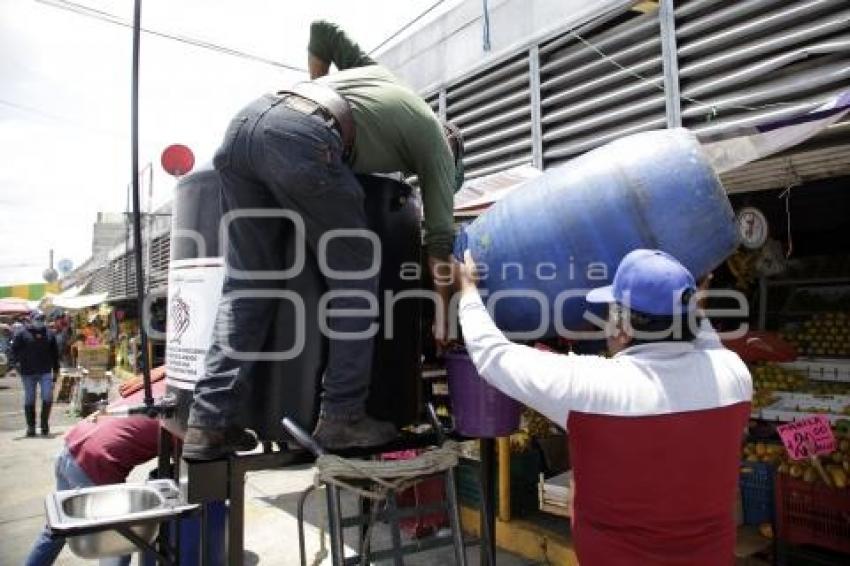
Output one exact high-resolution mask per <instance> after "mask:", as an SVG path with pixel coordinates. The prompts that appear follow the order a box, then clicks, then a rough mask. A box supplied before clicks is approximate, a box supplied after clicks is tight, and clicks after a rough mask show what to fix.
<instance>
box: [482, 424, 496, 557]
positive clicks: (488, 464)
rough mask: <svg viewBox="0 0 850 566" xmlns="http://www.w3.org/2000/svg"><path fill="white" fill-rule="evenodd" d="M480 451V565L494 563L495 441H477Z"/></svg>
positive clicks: (490, 439)
mask: <svg viewBox="0 0 850 566" xmlns="http://www.w3.org/2000/svg"><path fill="white" fill-rule="evenodd" d="M478 442H479V444H478V445H479V447H480V451H481V525H480V526H481V566H495V564H496V521H495V518H496V511H495V507H496V505H495V501H494V500H495V499H496V494H495V491H494V487H495V486H494V483H495V482H494V481H493V480H494V479H495V476H496V460H495V458H494V457H493V453H494V452H495V451H496V441H495V440H494V439H492V438H482V439H480V440H479V441H478Z"/></svg>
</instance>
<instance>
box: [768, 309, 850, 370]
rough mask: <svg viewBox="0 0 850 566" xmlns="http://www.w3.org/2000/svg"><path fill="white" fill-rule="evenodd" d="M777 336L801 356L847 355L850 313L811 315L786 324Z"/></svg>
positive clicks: (825, 356)
mask: <svg viewBox="0 0 850 566" xmlns="http://www.w3.org/2000/svg"><path fill="white" fill-rule="evenodd" d="M780 335H781V336H782V338H784V339H785V340H786V341H788V342H789V343H791V344H792V345H793V346H794V347H795V348H797V351H798V352H799V353H800V355H801V356H805V357H818V358H846V357H848V356H850V314H849V313H846V312H844V311H827V312H819V313H813V314H812V316H810V317H808V318H806V319H805V320H802V321H800V322H795V323H786V324H785V325H784V328H783V329H782V331H781V332H780Z"/></svg>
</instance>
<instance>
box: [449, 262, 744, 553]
mask: <svg viewBox="0 0 850 566" xmlns="http://www.w3.org/2000/svg"><path fill="white" fill-rule="evenodd" d="M456 269H457V272H456V274H457V276H458V281H459V286H460V288H461V293H462V296H461V299H460V323H461V327H462V330H463V338H464V341H465V342H466V347H467V349H468V351H469V355H470V356H471V358H472V360H473V362H474V363H475V366H476V368H477V369H478V372H479V373H480V374H481V376H482V377H483V378H484V379H485V380H486V381H488V382H489V383H490V384H492V385H493V386H495V387H496V388H498V389H500V390H501V391H502V392H504V393H505V394H507V395H509V396H511V397H513V398H515V399H517V400H518V401H520V402H522V403H524V404H526V405H528V406H529V407H531V408H533V409H535V410H537V411H539V412H540V413H542V414H544V415H546V416H547V417H548V418H549V419H551V420H552V421H553V422H555V423H558V424H559V425H561V426H564V427H566V429H567V430H568V432H569V450H570V460H571V461H572V463H573V474H574V476H573V477H574V485H575V499H574V515H573V531H572V532H573V537H574V540H575V547H576V554H577V555H578V560H579V562H581V564H582V566H598V565H602V566H631V565H633V564H664V565H669V566H674V565H681V566H686V565H687V566H719V565H724V564H725V565H730V566H731V564H733V563H734V547H735V536H736V531H735V521H734V513H733V511H734V506H735V494H736V490H737V486H738V474H739V470H738V468H739V458H740V450H741V442H742V439H743V435H744V431H745V429H746V425H747V421H748V419H749V415H750V403H751V398H752V379H751V376H750V373H749V371H748V370H747V367H746V365H745V364H744V362H743V361H741V359H740V358H739V357H738V356H737V354H735V353H733V352H731V351H730V350H727V349H726V348H724V347H723V345H722V344H721V342H720V339H719V337H718V335H717V334H716V333H715V332H714V330H713V329H712V328H711V325H710V324H709V323H708V321H707V320H706V319H704V318H701V316H700V313H699V311H698V308H697V307H696V305H695V302H696V301H695V300H693V298H692V295H694V293H695V292H696V285H695V282H694V278H693V276H692V275H691V273H690V272H689V271H688V270H687V269H686V268H685V267H684V266H682V264H681V263H679V262H678V261H677V260H676V259H675V258H673V257H672V256H670V255H668V254H666V253H664V252H661V251H657V250H635V251H633V252H631V253H629V254H627V255H626V256H625V257H624V258H623V260H622V261H621V262H620V265H619V267H618V268H617V271H616V274H615V275H614V281H613V285H610V286H607V287H602V288H599V289H594V290H591V291H590V292H589V293H588V294H587V301H588V302H590V303H603V304H607V305H608V308H609V313H608V322H607V328H606V334H607V339H608V347H609V351H610V353H611V354H612V357H611V358H605V357H602V356H589V355H573V354H569V355H561V354H556V353H552V352H543V351H540V350H536V349H534V348H530V347H526V346H521V345H518V344H513V343H511V342H510V341H508V340H507V339H506V338H505V336H504V335H503V334H502V332H501V331H500V330H499V329H498V328H497V327H496V325H495V324H494V323H493V320H492V319H491V317H490V315H489V314H488V312H487V309H486V308H485V306H484V304H483V302H482V300H481V297H480V296H479V293H478V289H477V288H476V284H475V281H474V269H475V268H474V264H473V262H472V258H471V257H470V256H469V254H467V262H466V265H460V264H458V265H457V266H456ZM698 319H699V322H698V323H697V320H698ZM691 323H693V324H691ZM697 324H699V326H698V328H695V326H696V325H697Z"/></svg>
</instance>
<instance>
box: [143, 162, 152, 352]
mask: <svg viewBox="0 0 850 566" xmlns="http://www.w3.org/2000/svg"><path fill="white" fill-rule="evenodd" d="M142 171H143V172H144V171H147V172H148V215H147V216H148V218H147V220H148V223H147V224H148V225H147V227H146V232H147V235H146V236H147V237H146V238H145V239H146V240H147V241H148V253H147V254H146V256H147V260H148V261H147V263H148V267H147V281H146V282H145V292H146V293H147V292H150V290H151V272H152V271H153V268H152V267H151V266H152V265H153V223H154V217H153V164H152V163H151V162H148V164H147V165H145V168H144V169H143V170H142ZM151 359H153V358H151Z"/></svg>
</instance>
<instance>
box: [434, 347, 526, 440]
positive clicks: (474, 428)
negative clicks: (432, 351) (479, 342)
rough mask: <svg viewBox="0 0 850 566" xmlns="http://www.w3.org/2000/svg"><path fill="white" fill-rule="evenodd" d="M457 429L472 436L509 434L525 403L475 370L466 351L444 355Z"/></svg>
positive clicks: (513, 428) (514, 428) (515, 428)
mask: <svg viewBox="0 0 850 566" xmlns="http://www.w3.org/2000/svg"><path fill="white" fill-rule="evenodd" d="M445 361H446V373H447V374H448V378H449V397H450V398H451V401H452V413H453V414H454V420H455V430H456V431H457V432H458V433H460V434H462V435H463V436H469V437H472V438H495V437H499V436H508V435H509V434H511V433H513V432H515V431H516V430H517V429H518V428H519V417H520V413H521V412H522V405H521V404H520V403H518V402H516V401H514V400H513V399H511V398H510V397H508V396H507V395H505V394H504V393H502V392H501V391H499V390H498V389H496V388H495V387H493V386H491V385H490V384H489V383H487V382H486V381H484V378H482V377H481V376H480V375H478V371H476V369H475V366H474V365H473V363H472V360H471V359H470V358H469V356H468V355H467V353H466V351H463V350H460V351H456V352H450V353H448V354H446V356H445Z"/></svg>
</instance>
